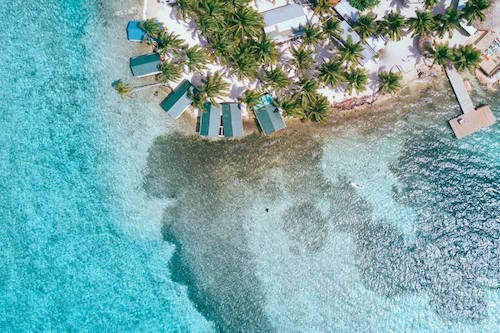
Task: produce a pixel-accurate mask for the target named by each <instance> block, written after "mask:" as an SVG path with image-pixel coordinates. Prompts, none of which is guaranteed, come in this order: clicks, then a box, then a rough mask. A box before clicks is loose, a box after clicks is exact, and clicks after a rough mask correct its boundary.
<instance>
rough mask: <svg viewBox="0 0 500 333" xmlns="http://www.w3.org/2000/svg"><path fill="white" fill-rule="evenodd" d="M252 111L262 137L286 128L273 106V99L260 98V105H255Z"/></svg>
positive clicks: (267, 96)
mask: <svg viewBox="0 0 500 333" xmlns="http://www.w3.org/2000/svg"><path fill="white" fill-rule="evenodd" d="M253 109H254V113H255V118H257V121H258V122H259V126H260V128H261V129H262V132H263V133H264V135H270V134H272V133H274V132H277V131H279V130H281V129H283V128H285V127H286V126H285V122H284V121H283V118H282V117H281V114H280V112H279V110H278V108H277V107H275V106H274V105H273V98H272V97H271V96H270V95H267V94H266V95H264V96H262V97H261V99H260V103H259V104H257V105H255V106H254V107H253Z"/></svg>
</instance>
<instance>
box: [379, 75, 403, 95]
mask: <svg viewBox="0 0 500 333" xmlns="http://www.w3.org/2000/svg"><path fill="white" fill-rule="evenodd" d="M402 79H403V76H402V75H401V74H400V73H394V72H381V73H379V74H378V81H379V87H378V91H379V92H380V93H381V94H382V95H385V94H386V93H389V94H394V93H395V92H397V91H398V90H399V89H401V80H402Z"/></svg>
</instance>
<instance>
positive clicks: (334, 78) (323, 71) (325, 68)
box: [318, 59, 345, 88]
mask: <svg viewBox="0 0 500 333" xmlns="http://www.w3.org/2000/svg"><path fill="white" fill-rule="evenodd" d="M318 77H319V79H320V81H321V82H322V83H323V84H324V85H325V86H331V87H332V88H336V87H338V86H339V85H340V84H341V83H342V82H344V81H345V74H344V71H343V70H342V68H341V67H340V64H339V63H337V62H334V61H332V60H331V59H330V60H329V61H328V62H324V63H322V64H321V66H320V67H319V72H318Z"/></svg>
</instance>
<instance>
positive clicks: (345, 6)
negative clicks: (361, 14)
mask: <svg viewBox="0 0 500 333" xmlns="http://www.w3.org/2000/svg"><path fill="white" fill-rule="evenodd" d="M333 8H334V9H335V11H336V12H337V13H339V15H340V16H342V18H343V19H344V20H346V21H347V22H349V23H354V22H356V21H357V20H358V10H357V9H356V8H354V7H353V6H351V4H350V3H349V1H347V0H342V1H340V2H339V3H338V4H337V5H335V6H334V7H333Z"/></svg>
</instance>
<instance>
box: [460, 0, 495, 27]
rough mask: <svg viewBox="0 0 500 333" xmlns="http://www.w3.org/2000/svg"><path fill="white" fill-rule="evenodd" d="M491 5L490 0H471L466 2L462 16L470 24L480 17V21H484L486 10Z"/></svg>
mask: <svg viewBox="0 0 500 333" xmlns="http://www.w3.org/2000/svg"><path fill="white" fill-rule="evenodd" d="M489 6H490V1H489V0H469V1H467V3H466V4H465V7H464V9H463V12H462V17H463V18H465V19H466V20H467V22H468V23H469V24H472V22H474V20H476V19H479V21H481V22H482V21H484V20H485V19H486V16H485V15H484V11H485V10H486V9H487V8H488V7H489Z"/></svg>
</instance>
